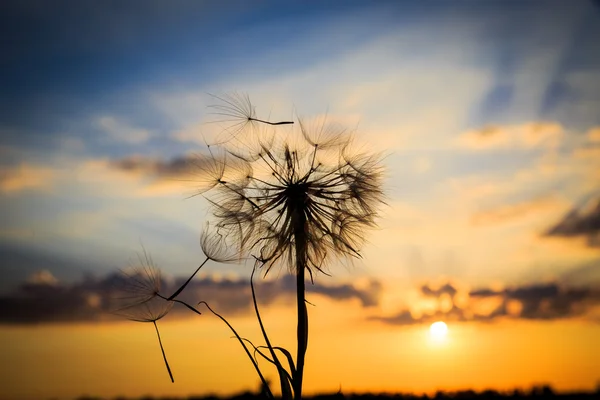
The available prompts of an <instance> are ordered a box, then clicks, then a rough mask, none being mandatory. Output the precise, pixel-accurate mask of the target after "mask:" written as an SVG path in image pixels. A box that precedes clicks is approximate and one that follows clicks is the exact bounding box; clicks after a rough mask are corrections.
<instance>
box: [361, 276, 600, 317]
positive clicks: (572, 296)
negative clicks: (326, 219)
mask: <svg viewBox="0 0 600 400" xmlns="http://www.w3.org/2000/svg"><path fill="white" fill-rule="evenodd" d="M420 293H421V294H422V295H423V296H424V297H428V298H435V299H436V300H437V301H438V306H437V307H436V308H435V309H434V310H432V311H425V312H424V311H423V310H419V309H413V310H411V309H409V308H403V309H400V310H399V311H398V312H396V313H394V314H391V315H385V316H381V315H376V316H371V317H369V319H370V320H372V321H379V322H383V323H385V324H389V325H413V324H430V323H432V322H435V321H439V320H442V321H446V322H448V321H463V322H464V321H479V322H491V321H495V320H499V319H503V318H504V319H524V320H558V319H568V318H576V317H582V318H586V316H588V314H590V312H591V311H592V310H593V309H594V308H596V307H599V306H600V287H593V286H587V287H586V286H579V287H567V286H561V285H560V284H558V283H556V282H552V283H536V284H531V285H521V286H515V287H507V288H504V289H493V288H486V287H484V288H479V289H475V290H471V291H468V292H466V293H464V297H463V298H462V299H458V296H459V295H461V294H460V291H459V290H458V289H457V288H456V287H455V286H454V285H452V284H450V283H446V284H444V285H442V286H440V287H439V288H438V289H432V288H431V286H429V285H423V286H421V287H420ZM444 296H446V298H447V296H449V297H450V299H451V304H450V306H446V307H444V306H443V305H442V302H441V300H442V299H443V298H444ZM592 320H593V318H592Z"/></svg>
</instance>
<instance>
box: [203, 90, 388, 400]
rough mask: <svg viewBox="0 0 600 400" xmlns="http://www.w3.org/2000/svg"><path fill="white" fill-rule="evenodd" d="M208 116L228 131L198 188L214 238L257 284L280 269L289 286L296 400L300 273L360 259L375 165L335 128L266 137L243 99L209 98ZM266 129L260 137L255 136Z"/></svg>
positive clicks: (375, 201)
mask: <svg viewBox="0 0 600 400" xmlns="http://www.w3.org/2000/svg"><path fill="white" fill-rule="evenodd" d="M216 98H217V99H219V100H221V101H222V102H223V104H221V105H219V106H215V109H216V110H217V111H218V112H217V113H218V114H219V115H221V116H222V117H224V119H225V120H226V121H229V122H231V123H232V124H233V126H232V128H231V129H230V130H228V131H226V132H227V134H228V135H229V138H228V139H227V140H226V141H225V142H224V143H222V144H220V145H217V146H210V147H209V153H210V154H209V155H207V156H206V157H207V158H208V159H211V160H212V161H211V162H212V164H211V162H208V161H206V160H204V161H203V162H202V165H218V166H219V168H211V169H210V173H211V174H212V175H210V180H211V184H210V185H208V189H206V187H207V186H204V187H203V188H201V189H200V190H199V191H198V193H197V194H203V195H204V196H205V197H206V198H207V200H208V202H209V203H210V205H211V206H212V214H213V217H214V219H215V222H214V227H215V229H216V230H217V231H218V232H219V235H221V236H222V237H226V238H228V240H230V241H233V242H235V243H236V244H237V246H238V248H239V251H240V252H242V253H244V254H246V255H248V256H251V257H253V258H254V259H255V260H256V264H257V266H258V267H260V268H262V269H264V273H265V275H266V274H267V273H268V272H269V271H270V270H271V268H273V267H274V266H275V265H281V264H282V265H285V266H287V267H288V269H289V270H290V272H291V273H292V274H294V275H295V276H296V286H297V306H298V331H297V335H298V337H297V339H298V353H297V361H296V366H297V368H296V370H295V371H294V377H293V385H294V396H295V398H296V399H300V398H301V390H302V379H303V378H302V377H303V368H304V357H305V352H306V347H307V344H308V315H307V313H306V304H305V298H304V292H305V276H306V274H305V273H308V275H309V276H310V278H311V280H312V279H313V275H314V273H315V272H323V273H326V265H327V263H328V262H330V261H331V260H332V258H333V257H334V256H349V257H360V248H361V246H362V244H363V243H364V241H365V239H364V238H365V231H366V229H368V228H372V227H374V226H375V222H376V217H377V214H378V208H379V206H381V204H382V203H383V191H382V189H381V184H382V172H383V171H382V167H381V164H380V157H379V156H378V155H372V154H369V153H365V152H356V151H355V147H354V146H353V142H352V140H351V137H350V136H349V135H348V134H347V132H346V130H345V129H344V128H343V127H340V126H338V125H335V124H331V123H328V122H327V121H326V120H322V121H320V122H319V123H316V124H312V125H311V124H309V123H307V122H305V121H299V124H298V125H299V129H300V134H299V135H298V134H296V135H295V136H294V135H293V132H292V134H287V135H286V134H285V133H284V132H279V131H278V132H275V131H273V130H269V129H275V126H276V125H289V124H291V123H292V122H288V121H284V122H282V123H272V122H268V121H264V120H261V119H258V118H257V117H256V112H255V109H254V107H253V105H252V104H251V103H250V100H249V98H248V97H247V96H241V95H237V94H235V95H232V96H228V97H223V98H220V97H216ZM265 126H266V128H267V129H264V127H265Z"/></svg>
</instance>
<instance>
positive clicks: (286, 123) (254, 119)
mask: <svg viewBox="0 0 600 400" xmlns="http://www.w3.org/2000/svg"><path fill="white" fill-rule="evenodd" d="M248 121H256V122H262V123H263V124H267V125H292V124H293V123H294V121H281V122H269V121H264V120H262V119H258V118H252V117H248Z"/></svg>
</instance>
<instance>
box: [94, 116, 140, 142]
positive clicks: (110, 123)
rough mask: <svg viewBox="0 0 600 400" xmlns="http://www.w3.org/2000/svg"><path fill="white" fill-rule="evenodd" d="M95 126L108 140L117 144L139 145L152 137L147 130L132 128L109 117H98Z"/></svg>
mask: <svg viewBox="0 0 600 400" xmlns="http://www.w3.org/2000/svg"><path fill="white" fill-rule="evenodd" d="M96 124H97V125H98V127H99V128H100V129H101V130H102V131H103V132H104V133H105V134H106V136H107V138H108V139H109V140H111V141H115V142H119V143H129V144H141V143H145V142H146V141H148V139H150V138H151V137H152V133H151V132H150V131H149V130H147V129H142V128H136V127H133V126H131V125H129V124H127V123H125V122H123V121H120V120H118V119H116V118H115V117H111V116H104V117H99V118H98V119H97V120H96Z"/></svg>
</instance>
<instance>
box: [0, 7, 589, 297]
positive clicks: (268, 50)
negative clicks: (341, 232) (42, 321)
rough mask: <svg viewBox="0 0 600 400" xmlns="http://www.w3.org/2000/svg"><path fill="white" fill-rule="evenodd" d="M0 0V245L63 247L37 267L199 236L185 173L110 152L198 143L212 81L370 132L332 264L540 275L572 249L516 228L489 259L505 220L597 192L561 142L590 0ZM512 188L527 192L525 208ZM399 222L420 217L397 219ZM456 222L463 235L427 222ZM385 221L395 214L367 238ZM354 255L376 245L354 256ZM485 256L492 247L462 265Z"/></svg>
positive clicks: (585, 120)
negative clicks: (377, 196) (361, 193)
mask: <svg viewBox="0 0 600 400" xmlns="http://www.w3.org/2000/svg"><path fill="white" fill-rule="evenodd" d="M2 7H3V12H2V26H3V28H2V29H3V31H4V34H3V37H4V38H5V39H4V42H3V54H4V56H3V59H4V61H3V63H2V71H3V73H2V74H0V86H2V88H3V90H2V92H1V93H0V105H1V107H0V133H1V135H2V136H1V137H2V142H1V147H0V149H1V151H2V161H1V164H0V165H1V168H2V170H3V171H2V175H1V176H2V179H3V192H2V197H0V203H1V204H2V220H3V230H4V231H3V234H2V236H1V239H0V240H1V241H2V246H3V248H4V249H5V250H4V251H5V252H6V253H7V254H11V255H13V256H14V254H17V253H19V252H21V253H22V252H25V253H28V254H35V255H36V257H39V258H40V259H41V260H43V259H46V260H48V259H50V258H51V259H55V258H58V259H66V260H68V262H62V263H58V264H56V263H54V264H52V265H56V266H55V267H53V268H54V269H55V270H54V271H52V272H53V273H54V274H56V275H58V276H60V277H62V278H68V279H76V278H77V277H78V276H79V275H80V274H78V273H76V272H74V271H77V268H69V267H64V268H63V267H60V266H58V265H79V266H80V269H81V270H88V271H93V272H94V273H96V274H104V273H108V272H110V271H112V270H114V269H115V268H117V267H119V266H121V265H122V264H124V263H127V260H128V259H129V258H130V257H131V256H132V255H134V254H135V251H137V250H139V248H140V243H142V244H143V245H144V246H147V247H148V248H149V249H150V250H151V251H152V253H153V254H155V257H156V258H157V259H159V260H161V263H163V264H166V265H165V268H166V269H167V270H168V271H169V272H171V273H173V274H185V272H186V271H188V270H189V268H190V264H195V262H196V260H197V259H198V258H199V257H201V254H200V250H199V248H198V246H197V243H198V235H199V232H200V229H201V226H202V224H203V221H204V219H205V217H206V209H205V207H204V205H203V204H202V202H201V201H200V200H196V199H190V200H184V198H185V197H186V195H189V193H190V190H193V187H190V185H189V184H187V186H186V185H185V184H181V182H178V181H176V180H173V179H163V178H164V177H160V176H157V175H156V171H152V170H150V169H148V167H146V169H144V167H143V166H140V167H139V169H138V170H136V171H133V172H132V171H129V172H128V171H123V170H120V169H119V168H118V167H116V165H118V162H119V161H120V160H121V161H122V160H124V159H132V158H133V159H136V160H146V161H148V160H150V161H152V162H158V163H162V164H164V165H167V166H168V165H169V163H170V162H172V161H173V160H177V159H178V158H181V157H184V156H185V155H187V154H190V153H191V152H199V151H202V150H203V148H204V145H203V138H204V137H208V138H210V137H212V136H211V135H213V136H214V134H215V132H216V129H217V128H216V125H214V124H208V123H207V122H208V121H210V119H211V115H210V114H209V112H210V109H208V108H207V106H209V105H211V104H213V103H214V101H215V99H214V98H212V97H211V96H210V95H209V93H211V94H223V93H229V92H232V91H239V92H245V93H248V94H249V95H250V96H251V98H252V99H253V100H254V102H255V103H256V106H257V108H258V110H259V114H260V113H261V112H262V113H264V114H265V115H272V116H273V117H274V118H289V117H291V116H292V115H293V114H294V113H297V114H299V115H302V116H307V117H310V116H314V115H319V114H323V113H325V112H327V113H328V115H330V118H332V119H334V120H339V121H340V122H342V123H344V124H348V125H349V126H350V127H352V128H354V127H358V129H357V135H358V138H359V139H360V140H363V141H365V142H368V143H369V144H371V145H373V147H374V148H376V149H384V150H385V151H386V152H387V153H388V157H387V158H386V163H388V165H387V168H388V181H387V185H388V186H387V191H388V194H389V196H390V207H389V209H387V211H385V212H386V213H388V214H386V217H385V218H384V220H383V221H382V226H381V230H380V231H378V232H377V233H376V234H375V236H374V239H372V240H371V243H372V248H373V249H372V250H370V251H371V253H369V250H367V254H380V255H381V256H378V257H375V258H374V259H372V260H371V261H370V262H367V261H361V262H360V265H359V267H358V268H356V269H352V270H351V271H350V272H346V274H349V275H346V278H349V277H351V276H354V275H355V274H356V275H361V274H366V275H373V276H380V277H381V276H386V275H388V274H391V275H394V276H396V275H397V277H405V276H406V274H407V273H408V272H406V271H413V270H414V271H417V272H416V277H417V278H419V279H428V277H429V278H432V277H435V276H438V275H443V276H453V275H456V277H457V278H458V279H463V278H464V279H467V280H472V281H473V282H482V283H489V282H491V281H493V280H500V281H505V282H525V281H527V280H528V279H531V277H530V275H532V274H533V275H535V274H534V273H532V272H531V271H532V269H533V270H536V268H538V267H536V265H547V267H545V268H547V269H548V271H549V272H548V274H547V275H548V276H550V277H556V276H559V274H560V273H563V272H564V271H565V270H567V269H569V268H572V267H573V266H572V265H571V266H569V265H566V261H565V260H566V259H567V258H568V257H571V256H566V255H565V256H564V259H565V260H562V261H559V260H554V261H552V262H550V261H549V260H547V259H546V255H545V250H543V249H544V248H545V247H544V246H546V244H545V242H544V244H539V243H537V242H535V243H534V242H531V243H529V244H528V245H527V246H529V247H528V248H529V250H520V251H526V252H527V251H528V252H529V253H527V255H519V256H516V255H515V256H514V261H506V262H507V263H511V264H514V265H513V266H511V267H504V266H502V265H500V264H501V263H499V262H498V261H497V260H494V259H496V257H494V256H493V255H494V254H502V253H503V252H505V251H507V249H510V248H512V249H513V250H514V246H515V245H516V244H515V242H512V241H510V240H509V241H507V244H505V245H503V244H502V242H503V241H502V240H501V239H500V238H502V237H503V235H505V236H507V237H517V236H518V235H525V236H526V235H527V234H528V235H529V236H531V237H536V238H538V239H539V237H541V233H540V232H543V230H544V229H546V228H549V227H551V225H552V223H558V222H559V221H560V220H561V218H562V217H563V216H564V215H565V214H566V213H567V212H568V211H569V210H571V209H572V208H573V207H576V206H578V205H580V204H581V203H585V201H584V200H585V199H588V198H591V199H592V201H593V199H595V198H596V197H595V193H597V190H598V188H599V187H598V185H597V184H595V183H594V179H595V176H596V175H594V173H593V171H594V170H595V166H596V163H597V162H596V161H594V158H593V157H591V158H590V157H588V158H577V159H576V160H575V161H574V159H573V158H572V157H573V154H574V153H575V152H577V150H578V149H584V150H585V149H588V148H591V149H592V150H590V151H592V152H593V151H595V150H594V149H596V147H595V146H597V144H596V142H595V141H594V140H595V139H591V138H592V137H595V136H593V133H592V132H593V130H594V128H595V127H597V126H598V125H600V113H599V112H598V110H599V106H600V97H599V95H598V93H600V87H599V86H598V85H599V82H600V79H599V77H600V52H598V51H597V43H598V42H599V41H600V24H598V20H599V19H600V9H599V8H598V7H597V6H596V5H595V4H594V3H593V2H588V1H577V2H573V3H569V4H566V3H565V2H561V1H554V2H537V1H530V2H520V1H505V2H493V1H486V2H475V1H465V2H460V3H452V4H450V3H449V2H441V1H431V2H426V3H419V4H417V3H415V2H406V1H392V2H369V3H365V2H344V3H339V2H310V3H305V2H287V3H285V4H283V5H282V4H277V3H273V2H268V1H265V2H257V3H254V4H252V5H249V4H247V3H246V2H228V3H227V6H224V5H219V6H217V5H216V4H212V3H207V2H196V1H175V2H170V3H166V2H153V1H151V2H136V1H134V2H127V3H120V2H90V3H85V4H80V3H77V2H69V1H67V2H64V1H62V2H54V3H44V2H14V3H7V4H6V5H3V6H2ZM486 132H487V133H490V132H491V134H489V135H487V134H486ZM485 137H489V138H492V140H490V141H489V143H488V142H486V140H484V139H485ZM482 138H483V139H482ZM588 138H589V139H588ZM480 139H482V140H480ZM584 150H581V152H583V151H584ZM140 165H141V164H140ZM551 171H554V172H551ZM471 191H472V192H473V193H474V194H470V193H471ZM486 191H487V192H486ZM482 193H483V194H482ZM486 193H487V194H486ZM468 196H473V197H470V198H468ZM538 203H539V204H538ZM527 205H529V206H530V207H531V208H532V209H534V210H545V211H544V212H545V214H544V212H542V214H540V215H537V217H536V216H535V215H534V216H533V217H531V218H533V219H529V220H528V219H527V218H529V217H528V216H527V215H528V214H527V213H526V212H525V211H523V210H526V209H527ZM503 207H504V208H503ZM510 207H513V208H514V210H512V211H511V210H510ZM544 207H546V208H544ZM503 210H504V211H503ZM515 210H516V211H515ZM494 212H496V214H494ZM511 212H512V213H513V214H515V215H520V214H519V213H520V212H522V213H524V214H523V218H525V219H524V220H523V221H520V220H518V221H512V222H510V223H508V224H506V223H500V222H493V224H496V223H497V224H498V225H493V224H492V226H488V225H485V224H486V223H487V222H484V223H482V224H484V225H485V228H478V229H484V230H485V232H486V233H485V234H481V233H477V232H476V231H475V230H472V229H475V228H473V226H479V225H477V222H473V221H475V220H476V221H492V220H493V216H494V215H500V216H502V215H512V214H511ZM486 213H488V214H489V215H488V214H486ZM503 213H504V214H503ZM534 214H535V213H534ZM490 215H491V216H490ZM453 218H455V219H453ZM486 218H487V219H486ZM498 218H500V217H498ZM536 218H537V219H536ZM500 219H501V218H500ZM415 226H421V228H420V231H421V233H420V234H419V235H416V236H411V235H410V234H408V233H407V232H410V231H411V229H415V228H414V227H415ZM453 229H454V230H458V231H459V232H463V233H461V234H457V237H463V236H464V237H463V239H461V240H459V241H458V242H456V243H447V244H444V243H443V240H441V239H440V238H441V237H443V235H448V234H450V235H452V233H451V232H452V230H453ZM389 230H391V231H392V232H395V233H398V232H402V231H404V232H405V234H406V236H399V237H398V240H399V242H398V243H396V244H395V245H392V244H389V243H386V242H379V240H380V239H381V236H382V235H383V236H390V234H389ZM382 232H383V233H382ZM385 232H388V233H387V234H386V233H385ZM395 233H394V234H395ZM461 235H462V236H461ZM469 235H475V236H476V237H479V238H482V237H486V238H487V240H486V241H485V246H486V247H485V249H486V250H481V249H469V248H468V246H467V244H468V243H469V241H470V239H468V238H469ZM514 235H517V236H514ZM531 237H530V239H531ZM514 240H517V239H514ZM531 240H534V239H531ZM536 240H537V239H536ZM379 243H381V244H379ZM523 246H525V245H523ZM540 246H541V247H540ZM488 247H489V248H488ZM369 248H371V247H369ZM398 248H399V249H400V251H399V253H398V254H396V255H394V254H393V253H394V252H397V251H398ZM374 249H377V250H374ZM514 251H516V250H514ZM577 251H580V253H578V254H579V255H578V256H577V257H575V259H577V260H578V261H577V262H578V263H586V262H591V261H592V260H597V259H598V256H597V253H595V251H596V250H595V249H593V248H589V247H586V246H583V247H582V248H581V249H580V250H577ZM19 254H20V253H19ZM383 255H385V257H384V256H383ZM32 257H33V256H32ZM487 257H491V259H492V260H494V261H490V260H488V259H487ZM392 260H393V261H392ZM411 260H412V261H411ZM415 260H421V261H418V262H417V261H415ZM373 263H374V264H377V265H381V264H386V265H387V266H386V267H384V268H382V269H381V271H382V272H378V270H377V267H372V268H367V267H366V265H367V264H373ZM411 263H413V264H415V263H416V264H415V265H417V266H414V265H413V266H411V265H410V264H411ZM488 263H489V264H491V265H493V268H484V267H481V264H484V265H485V264H488ZM25 264H27V263H25ZM29 264H31V265H29ZM29 264H28V265H29V266H28V267H23V268H22V269H19V268H16V267H14V266H11V267H10V271H11V272H10V273H8V272H7V273H6V275H7V277H12V279H9V280H7V282H8V281H10V282H11V285H12V284H16V283H17V282H19V281H21V280H23V279H24V278H25V277H26V276H27V274H29V273H31V272H32V271H33V270H35V269H38V268H39V267H37V265H39V262H38V261H36V262H33V261H32V262H30V263H29ZM167 265H168V266H167ZM211 268H212V269H213V270H215V271H216V270H223V271H234V272H236V273H239V271H240V270H239V269H236V268H238V267H231V266H230V267H224V268H225V269H222V267H217V266H212V267H209V268H208V270H211ZM411 268H412V269H411ZM539 268H541V267H539ZM15 271H20V272H15ZM527 271H529V272H527ZM536 271H537V270H536ZM536 273H537V272H536ZM242 274H243V273H242ZM557 274H558V275H557ZM542 275H544V274H542ZM544 276H545V275H544ZM411 279H412V278H411ZM415 279H416V278H415ZM5 285H7V286H9V284H8V283H6V284H5Z"/></svg>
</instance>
